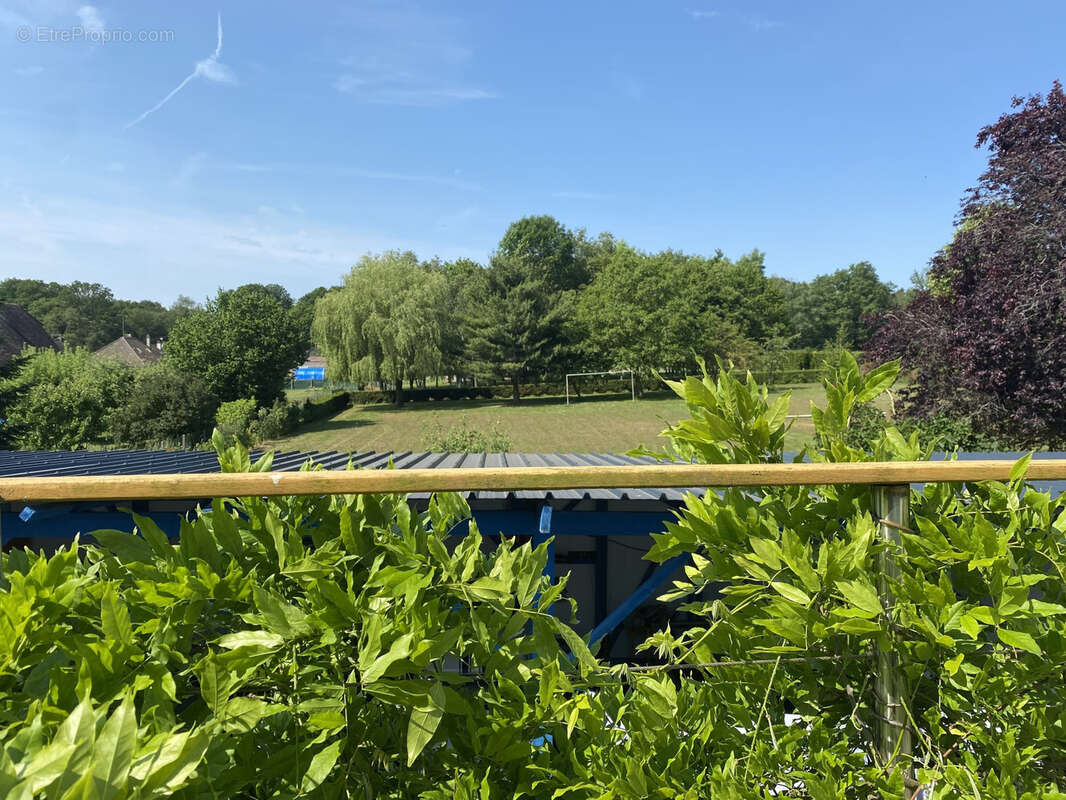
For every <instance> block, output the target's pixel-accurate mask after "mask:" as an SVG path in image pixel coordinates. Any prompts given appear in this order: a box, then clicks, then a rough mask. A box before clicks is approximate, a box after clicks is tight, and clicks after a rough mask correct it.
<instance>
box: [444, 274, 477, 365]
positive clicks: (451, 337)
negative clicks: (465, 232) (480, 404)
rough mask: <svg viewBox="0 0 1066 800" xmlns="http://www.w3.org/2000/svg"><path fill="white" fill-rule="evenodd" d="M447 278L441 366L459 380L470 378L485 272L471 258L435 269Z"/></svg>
mask: <svg viewBox="0 0 1066 800" xmlns="http://www.w3.org/2000/svg"><path fill="white" fill-rule="evenodd" d="M436 268H437V269H439V270H440V271H441V274H443V275H444V280H445V285H446V289H445V291H446V293H447V299H446V300H445V310H446V316H447V324H446V325H444V328H443V331H442V336H441V365H442V368H443V370H444V371H445V372H446V373H449V374H452V375H455V376H457V377H459V378H462V377H463V376H469V375H470V374H471V364H470V362H469V359H468V356H469V349H470V326H469V325H468V324H467V323H468V321H469V320H470V319H472V318H473V316H474V314H475V312H476V310H477V303H478V298H479V297H481V296H482V295H483V293H484V289H485V268H484V267H483V266H481V265H480V264H478V263H477V262H476V261H472V260H471V259H468V258H460V259H457V260H455V261H449V262H447V263H444V264H441V265H439V266H438V267H436Z"/></svg>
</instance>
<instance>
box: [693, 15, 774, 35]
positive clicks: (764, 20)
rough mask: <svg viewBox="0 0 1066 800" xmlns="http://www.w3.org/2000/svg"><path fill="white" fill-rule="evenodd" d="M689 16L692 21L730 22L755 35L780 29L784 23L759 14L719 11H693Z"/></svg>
mask: <svg viewBox="0 0 1066 800" xmlns="http://www.w3.org/2000/svg"><path fill="white" fill-rule="evenodd" d="M688 14H689V16H690V17H692V18H693V19H694V20H704V19H714V18H721V19H723V20H731V21H732V22H733V24H737V23H739V24H741V25H743V26H745V27H746V28H749V29H751V30H752V31H754V32H756V33H761V32H762V31H768V30H771V29H773V28H780V27H782V26H783V25H784V24H785V23H784V22H782V21H781V20H777V19H770V18H768V17H764V16H761V15H759V14H733V13H731V14H723V13H722V12H721V11H702V10H695V11H689V12H688Z"/></svg>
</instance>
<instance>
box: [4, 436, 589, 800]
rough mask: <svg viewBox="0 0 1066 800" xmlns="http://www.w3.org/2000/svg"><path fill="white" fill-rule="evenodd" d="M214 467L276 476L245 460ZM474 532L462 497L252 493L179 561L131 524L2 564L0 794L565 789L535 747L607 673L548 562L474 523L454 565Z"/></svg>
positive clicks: (199, 531)
mask: <svg viewBox="0 0 1066 800" xmlns="http://www.w3.org/2000/svg"><path fill="white" fill-rule="evenodd" d="M219 441H220V439H219ZM220 462H221V463H222V466H223V469H224V471H227V472H228V471H232V470H234V469H244V470H248V469H251V470H268V469H269V468H270V458H269V456H267V457H265V458H264V459H262V460H260V461H259V462H257V463H256V464H254V465H253V464H251V463H250V462H249V459H248V453H247V451H245V450H243V449H242V448H240V446H239V445H238V446H237V447H235V448H234V449H231V450H229V451H221V452H220ZM467 516H469V510H468V509H467V507H466V505H465V503H464V502H463V501H462V500H461V499H460V498H459V497H457V496H454V495H450V496H449V495H445V496H441V497H438V498H436V499H434V500H433V501H432V502H431V503H430V506H429V509H428V510H427V511H426V512H425V513H423V514H420V515H419V514H412V513H411V511H410V508H409V506H408V505H407V501H406V499H405V498H403V497H401V496H399V495H391V496H387V497H385V496H383V497H366V496H356V495H348V496H334V497H312V498H291V497H290V498H271V499H268V500H264V499H258V498H244V499H239V500H227V501H217V502H216V504H215V506H214V507H213V508H212V509H211V510H210V511H203V512H198V513H197V515H196V516H195V518H194V519H193V520H192V521H191V522H190V523H188V524H186V525H183V526H182V532H181V536H180V539H179V541H178V542H177V544H176V546H175V545H173V544H171V543H170V542H168V541H167V538H166V536H165V535H164V534H163V533H162V531H160V530H159V529H158V528H157V527H156V526H155V525H154V523H152V522H151V520H149V519H146V518H143V517H140V516H136V515H135V516H134V517H133V521H134V522H135V523H136V525H137V526H138V527H139V530H140V534H141V535H136V534H134V535H130V534H128V533H121V532H118V531H99V532H97V533H96V534H95V536H96V540H97V544H96V545H95V546H86V545H83V544H79V543H75V544H74V545H73V546H71V547H69V548H61V549H60V550H59V552H57V553H56V554H55V555H53V556H51V557H50V558H45V557H43V556H39V555H36V554H34V553H32V552H28V551H17V552H13V553H10V554H8V553H5V554H3V556H2V557H0V558H2V561H0V567H2V570H0V575H3V576H6V577H5V578H3V579H0V630H2V631H4V635H3V636H0V686H2V691H0V796H2V797H5V798H12V800H15V798H33V797H41V798H45V797H56V798H60V797H67V798H72V797H78V798H89V797H94V798H95V797H129V798H134V797H135V798H140V799H141V800H153V799H155V798H160V799H161V798H177V800H193V799H194V798H209V797H218V798H256V797H263V798H265V797H271V798H296V797H309V798H333V797H356V796H358V797H375V798H384V799H387V798H394V799H395V800H400V799H401V798H426V799H427V800H445V798H453V797H472V796H473V795H470V794H468V793H465V787H466V786H467V784H468V783H469V782H471V781H476V782H477V783H479V784H481V785H484V786H491V787H493V788H492V796H493V797H508V798H510V797H534V796H537V797H542V796H544V794H543V793H542V790H541V788H540V787H541V786H542V785H545V786H548V787H550V788H548V789H547V793H548V796H551V793H552V792H553V791H555V789H556V788H559V789H560V791H561V789H562V786H563V783H562V782H561V781H560V780H559V779H554V778H551V777H550V773H549V774H543V775H538V774H537V773H536V772H535V771H534V769H533V767H534V765H537V766H539V767H540V768H552V769H556V770H557V769H559V768H566V765H565V762H564V761H563V760H562V757H561V756H559V755H553V754H552V752H551V751H550V749H549V748H547V747H545V746H544V745H543V744H537V741H538V740H540V741H544V739H545V737H546V736H548V737H554V738H556V739H558V740H560V741H562V740H564V739H565V730H566V721H565V719H564V717H563V716H560V715H561V714H565V713H568V712H565V710H564V707H565V706H566V704H567V703H568V702H569V701H568V698H569V695H570V694H571V682H572V681H580V676H581V675H582V674H583V673H584V672H585V671H586V670H588V669H590V668H591V667H592V665H593V663H594V662H593V659H592V656H591V654H590V653H589V652H588V650H587V648H586V647H585V646H584V644H583V643H582V642H581V640H580V638H579V637H578V636H577V635H576V634H575V633H574V632H573V630H572V629H571V628H570V627H569V626H567V625H566V624H565V623H563V622H561V621H559V620H558V619H556V618H554V617H552V616H551V615H549V614H548V613H546V611H547V610H548V609H549V608H551V606H552V604H553V603H556V604H558V603H559V595H560V593H561V591H562V589H563V585H564V583H565V581H563V582H560V583H558V584H555V585H554V586H552V585H551V582H550V581H549V579H548V578H546V577H543V575H542V573H543V570H544V568H545V564H546V562H547V557H548V546H547V545H541V546H540V547H538V548H536V549H533V548H532V547H531V546H530V545H528V544H526V545H522V546H516V545H514V544H512V543H510V542H508V541H505V542H503V543H502V545H501V546H500V547H498V548H496V549H495V551H494V552H492V553H486V552H484V551H483V550H482V548H481V536H480V535H479V534H478V532H477V529H476V526H474V525H471V532H470V535H469V536H467V537H466V538H465V539H463V541H461V542H459V543H457V544H456V545H455V546H454V548H451V547H449V546H448V540H447V538H446V537H447V533H446V532H447V531H449V530H451V529H452V528H453V527H454V526H455V524H456V523H458V522H459V521H460V520H462V519H464V518H465V517H467ZM264 526H265V527H264ZM267 530H269V533H267ZM386 608H387V609H388V611H387V613H383V610H384V609H386ZM557 636H558V637H562V639H561V640H562V641H566V642H569V647H570V648H572V649H573V652H574V653H575V654H576V656H577V658H576V661H574V662H572V661H571V660H570V659H569V658H568V657H567V656H568V655H569V653H568V652H567V651H566V650H564V649H563V648H562V647H561V645H560V644H559V641H557V638H556V637H557ZM458 664H462V665H464V666H465V668H466V669H467V670H468V671H470V672H472V673H474V674H476V676H477V677H476V680H473V679H471V678H470V677H469V675H466V674H461V673H460V672H459V671H458V670H457V668H456V665H458ZM531 670H536V675H537V677H534V673H533V672H531ZM541 672H543V674H544V679H543V683H542V685H541V682H540V677H539V675H540V674H541ZM516 691H517V692H518V696H517V697H516V696H515V692H516ZM531 704H536V706H537V708H539V709H541V710H538V711H537V712H536V713H531V711H532V710H533V706H532V705H531ZM549 708H556V709H557V710H556V711H552V712H550V713H549V714H548V716H546V715H545V713H544V712H545V711H547V709H549ZM549 717H558V720H559V722H558V723H556V722H552V723H550V729H548V728H545V722H547V721H548V719H549ZM471 726H473V727H471ZM579 735H580V734H579ZM475 762H476V763H478V765H479V766H477V767H474V768H472V765H473V764H474V763H475ZM545 781H547V783H546V784H545V783H544V782H545ZM82 787H86V788H82Z"/></svg>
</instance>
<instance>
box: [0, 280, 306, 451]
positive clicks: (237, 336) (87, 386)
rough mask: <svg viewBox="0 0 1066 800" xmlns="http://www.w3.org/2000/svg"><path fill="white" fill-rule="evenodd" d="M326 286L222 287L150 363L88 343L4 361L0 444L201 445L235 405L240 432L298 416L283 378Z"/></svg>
mask: <svg viewBox="0 0 1066 800" xmlns="http://www.w3.org/2000/svg"><path fill="white" fill-rule="evenodd" d="M324 291H325V290H324V289H323V290H316V292H312V293H309V295H307V296H305V297H304V298H301V300H300V301H296V302H294V301H293V300H292V298H291V297H290V296H289V294H288V292H286V291H285V290H284V289H283V288H282V287H280V286H276V285H265V286H264V285H261V284H246V285H244V286H240V287H238V288H236V289H229V290H220V291H219V292H218V294H217V296H216V297H214V298H212V299H210V300H207V301H206V302H205V303H203V304H202V305H195V304H193V305H191V306H189V307H186V308H185V309H184V310H183V312H182V313H181V314H179V315H177V316H176V317H175V318H174V319H173V321H172V322H171V323H170V327H168V328H166V329H165V330H166V344H165V347H164V350H163V354H164V356H163V359H162V361H161V362H159V363H157V364H153V365H149V366H145V367H131V366H130V365H128V364H125V363H123V362H121V361H119V360H117V359H113V358H110V359H109V358H100V357H96V356H94V355H93V353H92V351H91V350H90V349H89V348H88V347H77V346H69V347H67V348H66V349H64V350H63V351H61V352H54V351H51V350H41V351H27V352H25V353H23V354H22V355H20V356H18V357H16V358H15V359H14V360H13V361H11V362H10V363H8V364H6V365H4V367H3V368H0V418H2V419H3V424H2V425H0V445H2V446H5V447H18V448H22V449H74V448H81V447H87V446H99V445H126V446H128V445H142V444H159V443H170V444H177V443H185V444H196V443H199V442H203V441H206V440H207V439H208V438H209V436H210V434H211V430H212V428H213V427H215V425H216V424H218V423H219V422H220V421H224V420H227V419H230V418H231V417H232V414H233V413H234V409H235V408H239V409H243V411H242V413H243V414H244V415H245V417H246V419H244V420H243V422H242V424H241V426H240V427H241V428H242V429H243V428H244V427H247V425H248V424H249V423H251V422H253V421H255V420H261V421H263V422H264V423H269V424H272V425H275V426H276V425H277V424H279V423H278V422H277V418H278V417H288V416H291V414H292V410H291V409H289V407H288V404H286V403H285V402H284V386H285V381H286V379H287V377H288V375H289V373H290V372H291V370H292V369H293V368H294V367H296V366H297V365H299V364H300V363H301V362H302V361H303V359H304V358H305V356H306V354H307V350H308V348H309V346H310V338H309V337H310V319H311V313H312V309H313V306H314V300H315V298H316V297H317V296H319V295H320V294H321V293H322V292H324ZM98 321H99V320H98ZM46 324H47V323H46ZM90 329H91V326H87V327H86V328H85V329H83V330H90ZM99 330H103V329H102V328H101V329H98V331H99ZM99 335H103V334H102V333H101V334H99ZM108 335H109V334H108ZM157 335H162V334H157ZM87 341H93V339H92V338H90V339H88V340H87ZM68 344H69V342H68Z"/></svg>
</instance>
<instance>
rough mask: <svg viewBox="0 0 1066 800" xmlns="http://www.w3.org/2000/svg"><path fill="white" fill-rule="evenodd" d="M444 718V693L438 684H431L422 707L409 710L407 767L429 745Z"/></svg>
mask: <svg viewBox="0 0 1066 800" xmlns="http://www.w3.org/2000/svg"><path fill="white" fill-rule="evenodd" d="M443 716H444V691H443V689H442V688H441V686H440V684H436V683H435V684H433V685H432V686H431V687H430V690H429V694H428V695H427V696H426V701H425V703H424V704H423V705H421V706H418V707H416V708H413V709H411V718H410V720H409V721H408V723H407V766H411V765H412V764H414V763H415V760H416V759H417V758H418V756H419V755H420V754H421V753H422V751H423V750H424V749H425V748H426V745H428V744H429V742H430V740H431V739H432V738H433V734H434V733H436V731H437V727H438V726H439V725H440V721H441V718H442V717H443Z"/></svg>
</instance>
